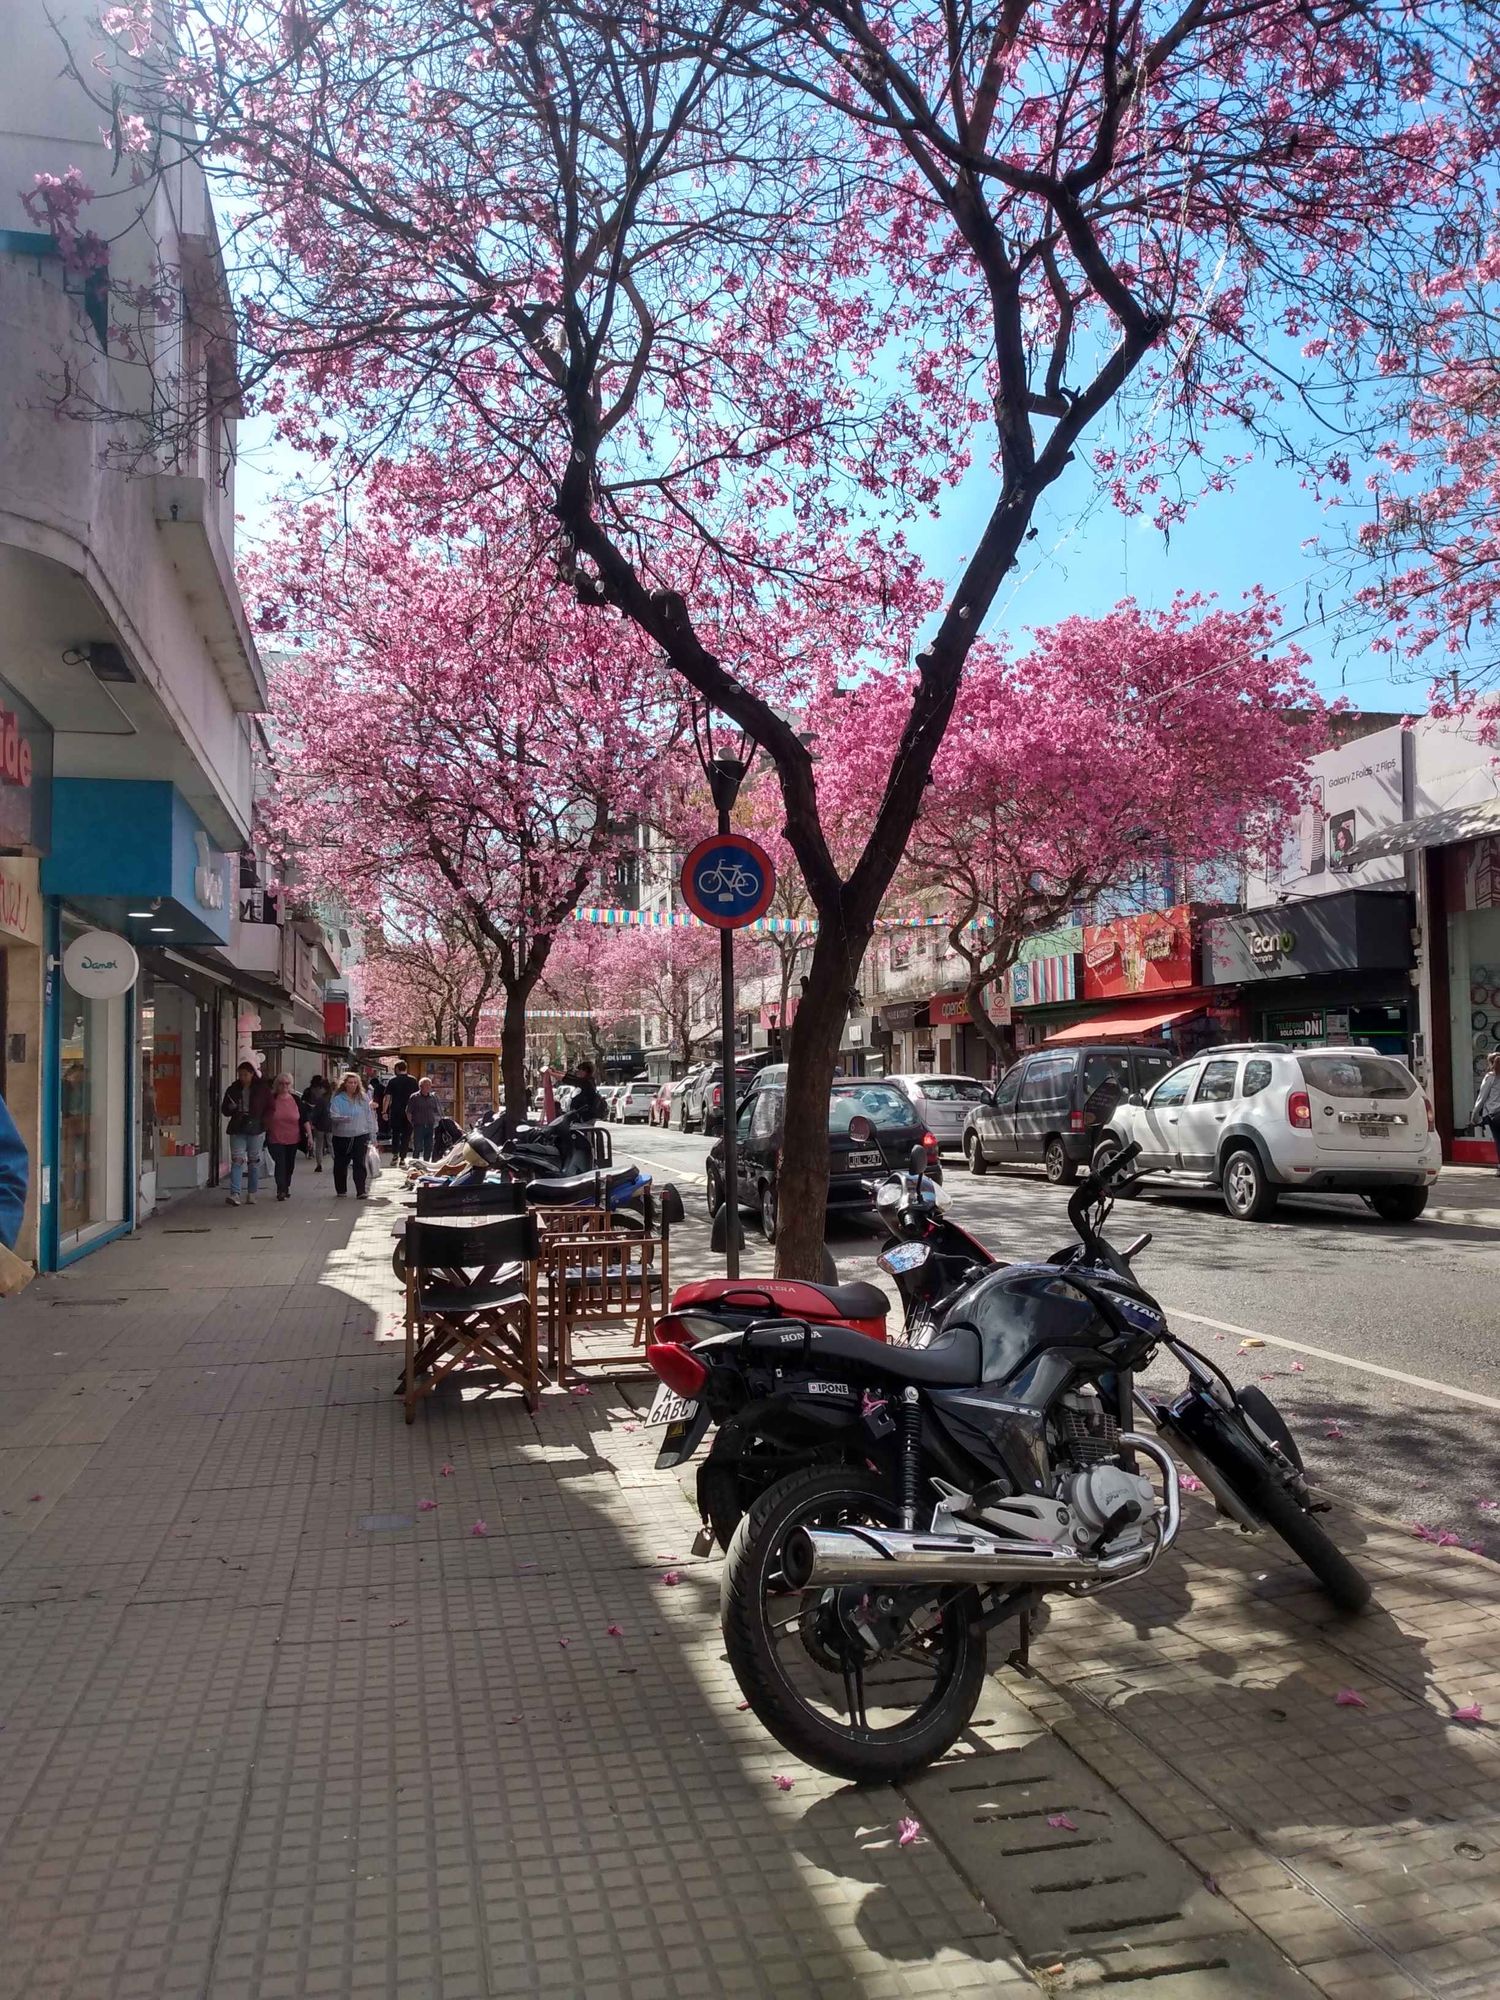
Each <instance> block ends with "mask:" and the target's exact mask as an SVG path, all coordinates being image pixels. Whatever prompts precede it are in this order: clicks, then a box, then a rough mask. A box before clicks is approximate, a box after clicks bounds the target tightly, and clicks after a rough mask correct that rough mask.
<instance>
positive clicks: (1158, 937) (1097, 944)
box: [1083, 903, 1197, 1000]
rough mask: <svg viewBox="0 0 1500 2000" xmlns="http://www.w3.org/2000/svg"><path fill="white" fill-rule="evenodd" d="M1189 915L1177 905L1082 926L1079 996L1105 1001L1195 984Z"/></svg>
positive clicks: (1184, 906) (1187, 909)
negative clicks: (1167, 908)
mask: <svg viewBox="0 0 1500 2000" xmlns="http://www.w3.org/2000/svg"><path fill="white" fill-rule="evenodd" d="M1194 942H1195V940H1194V935H1193V911H1192V907H1191V905H1190V904H1187V903H1179V904H1177V906H1176V907H1175V908H1174V909H1170V910H1147V911H1145V912H1143V913H1142V914H1141V915H1139V916H1133V917H1116V918H1115V920H1114V922H1113V923H1111V924H1086V925H1085V926H1084V931H1083V997H1084V999H1085V1000H1109V999H1112V998H1114V997H1116V996H1117V995H1124V994H1132V993H1171V992H1175V991H1177V990H1179V989H1180V988H1182V987H1184V986H1194V985H1196V984H1197V968H1196V966H1195V963H1194V959H1195V956H1196V954H1195V952H1194V948H1193V947H1194Z"/></svg>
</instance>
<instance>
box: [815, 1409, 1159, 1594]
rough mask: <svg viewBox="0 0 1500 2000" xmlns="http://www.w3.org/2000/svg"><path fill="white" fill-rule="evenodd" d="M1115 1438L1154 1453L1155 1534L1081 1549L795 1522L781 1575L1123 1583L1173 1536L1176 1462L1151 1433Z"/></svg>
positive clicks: (885, 1581)
mask: <svg viewBox="0 0 1500 2000" xmlns="http://www.w3.org/2000/svg"><path fill="white" fill-rule="evenodd" d="M1120 1443H1121V1445H1122V1446H1123V1447H1124V1448H1125V1449H1127V1450H1131V1451H1139V1452H1142V1453H1143V1454H1145V1456H1147V1457H1149V1458H1150V1459H1152V1460H1153V1461H1154V1462H1155V1464H1156V1465H1157V1467H1158V1468H1159V1469H1160V1471H1161V1474H1162V1479H1163V1488H1164V1491H1163V1510H1164V1511H1163V1518H1162V1521H1161V1525H1160V1528H1159V1530H1158V1532H1157V1536H1156V1539H1155V1540H1154V1541H1152V1542H1148V1543H1146V1544H1145V1546H1144V1547H1141V1548H1135V1549H1124V1550H1121V1551H1120V1552H1119V1554H1117V1555H1110V1554H1109V1553H1108V1552H1107V1551H1106V1552H1105V1553H1104V1554H1102V1555H1087V1554H1085V1553H1084V1552H1082V1551H1081V1550H1078V1549H1069V1548H1060V1547H1058V1546H1057V1545H1056V1544H1055V1543H1051V1542H1031V1541H1023V1540H1017V1539H1015V1538H1014V1537H1007V1536H1002V1535H992V1534H990V1533H988V1532H987V1531H986V1530H984V1529H982V1528H976V1529H974V1530H973V1531H972V1532H971V1533H968V1534H962V1535H932V1534H926V1535H924V1534H916V1533H911V1532H908V1531H906V1530H903V1529H900V1528H872V1527H856V1528H799V1529H798V1530H797V1531H796V1532H795V1534H793V1535H792V1536H790V1537H789V1538H788V1541H787V1544H786V1547H785V1549H784V1550H783V1551H782V1560H781V1567H782V1574H783V1575H784V1576H785V1577H786V1580H787V1582H788V1583H789V1584H790V1585H791V1587H792V1589H793V1590H808V1589H813V1590H816V1589H820V1588H823V1587H828V1588H836V1587H838V1586H842V1585H847V1584H868V1585H870V1586H872V1587H874V1588H880V1587H883V1586H885V1585H896V1586H900V1585H902V1584H914V1583H921V1584H931V1585H933V1586H935V1587H936V1586H941V1585H943V1584H945V1583H951V1584H970V1583H977V1584H998V1583H1023V1584H1031V1585H1034V1586H1036V1587H1037V1588H1039V1589H1042V1590H1047V1589H1049V1588H1051V1587H1052V1586H1054V1585H1059V1584H1070V1583H1094V1584H1105V1583H1123V1582H1124V1581H1125V1579H1126V1578H1127V1577H1132V1576H1138V1575H1140V1573H1141V1572H1142V1571H1143V1570H1147V1569H1149V1568H1150V1567H1151V1565H1152V1564H1153V1563H1154V1562H1155V1561H1156V1559H1157V1557H1158V1556H1159V1555H1160V1554H1161V1553H1162V1551H1163V1549H1167V1548H1170V1547H1171V1545H1172V1543H1173V1542H1174V1541H1175V1540H1176V1539H1177V1530H1178V1528H1179V1527H1180V1525H1181V1518H1182V1515H1181V1502H1180V1499H1179V1493H1178V1485H1177V1468H1176V1466H1175V1465H1174V1464H1173V1463H1172V1460H1171V1458H1170V1456H1169V1455H1168V1454H1167V1453H1166V1452H1165V1451H1163V1450H1162V1448H1161V1446H1160V1445H1158V1444H1157V1443H1156V1442H1155V1440H1154V1439H1151V1438H1143V1437H1139V1436H1137V1435H1136V1434H1135V1433H1134V1432H1129V1431H1126V1432H1122V1433H1121V1435H1120Z"/></svg>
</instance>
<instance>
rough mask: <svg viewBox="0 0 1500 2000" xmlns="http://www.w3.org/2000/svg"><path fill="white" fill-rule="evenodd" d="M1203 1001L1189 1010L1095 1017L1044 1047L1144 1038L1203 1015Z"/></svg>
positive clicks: (1160, 1009) (1148, 1009) (1139, 1011)
mask: <svg viewBox="0 0 1500 2000" xmlns="http://www.w3.org/2000/svg"><path fill="white" fill-rule="evenodd" d="M1203 1005H1204V1003H1203V1001H1201V1000H1194V1001H1191V1002H1190V1003H1189V1004H1188V1005H1187V1006H1186V1007H1183V1006H1177V1007H1162V1006H1159V1005H1158V1006H1154V1007H1144V1008H1139V1009H1137V1010H1136V1011H1135V1012H1133V1013H1129V1014H1126V1013H1119V1014H1095V1015H1094V1017H1093V1019H1092V1020H1090V1021H1075V1022H1074V1023H1073V1025H1072V1027H1071V1028H1059V1029H1058V1031H1057V1033H1056V1034H1055V1035H1049V1036H1048V1037H1047V1039H1046V1042H1045V1043H1044V1044H1043V1046H1044V1047H1046V1048H1049V1049H1050V1048H1051V1047H1052V1045H1053V1043H1054V1042H1105V1041H1108V1040H1109V1038H1110V1036H1111V1035H1144V1034H1148V1033H1149V1032H1150V1031H1151V1029H1152V1028H1169V1027H1170V1026H1171V1025H1172V1023H1173V1022H1174V1021H1185V1020H1186V1019H1187V1017H1188V1015H1189V1014H1197V1013H1200V1012H1201V1011H1202V1009H1203Z"/></svg>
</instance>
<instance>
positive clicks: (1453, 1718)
mask: <svg viewBox="0 0 1500 2000" xmlns="http://www.w3.org/2000/svg"><path fill="white" fill-rule="evenodd" d="M1448 1720H1449V1721H1450V1722H1483V1720H1484V1710H1483V1709H1482V1708H1481V1707H1480V1705H1479V1703H1478V1702H1477V1701H1471V1702H1469V1703H1468V1704H1467V1705H1466V1706H1465V1707H1463V1708H1455V1709H1454V1710H1453V1712H1452V1714H1451V1715H1450V1716H1449V1718H1448Z"/></svg>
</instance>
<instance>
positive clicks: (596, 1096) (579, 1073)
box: [563, 1057, 604, 1125]
mask: <svg viewBox="0 0 1500 2000" xmlns="http://www.w3.org/2000/svg"><path fill="white" fill-rule="evenodd" d="M563 1082H564V1083H571V1084H572V1086H573V1102H572V1103H571V1104H570V1105H569V1106H568V1110H569V1112H570V1114H571V1115H572V1117H573V1119H574V1121H575V1122H576V1123H577V1124H579V1125H592V1124H594V1123H595V1122H596V1121H597V1120H598V1119H600V1118H602V1117H603V1116H604V1099H603V1097H602V1096H601V1095H600V1092H599V1086H598V1084H596V1083H595V1081H594V1065H593V1064H592V1063H591V1062H590V1061H589V1060H588V1058H587V1057H585V1058H584V1060H583V1061H582V1062H580V1063H576V1064H575V1065H574V1066H573V1068H572V1069H571V1070H570V1071H569V1072H568V1074H567V1075H566V1076H565V1077H564V1078H563Z"/></svg>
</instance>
